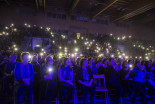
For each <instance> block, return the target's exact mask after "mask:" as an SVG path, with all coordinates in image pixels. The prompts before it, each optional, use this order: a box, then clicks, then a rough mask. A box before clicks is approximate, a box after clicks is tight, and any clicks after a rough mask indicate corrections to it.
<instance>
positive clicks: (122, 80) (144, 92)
mask: <svg viewBox="0 0 155 104" xmlns="http://www.w3.org/2000/svg"><path fill="white" fill-rule="evenodd" d="M29 55H30V54H29V53H28V52H21V53H20V54H18V55H17V54H14V53H5V54H4V53H0V74H1V75H0V76H1V78H0V80H1V81H0V82H1V94H2V93H3V96H13V93H14V91H15V88H16V89H17V92H16V96H13V97H17V104H21V102H22V96H23V94H24V92H27V93H26V95H27V98H28V99H27V103H28V104H29V103H30V102H31V101H32V95H34V99H35V102H36V103H41V104H44V103H46V102H47V101H49V100H52V101H54V100H55V99H56V98H59V101H60V104H64V103H65V102H67V104H69V103H72V102H71V101H72V99H73V96H74V93H75V92H76V91H77V93H78V91H79V90H80V91H81V92H82V95H83V104H87V102H88V97H89V95H90V102H91V104H95V103H94V101H95V95H96V91H95V89H96V87H97V86H98V83H96V81H95V80H94V78H93V75H103V74H104V75H105V80H106V81H105V82H106V87H107V89H109V90H110V89H115V90H114V93H115V97H114V103H116V104H119V103H120V99H121V98H122V97H123V96H129V97H130V98H131V99H132V103H133V104H134V103H135V101H136V98H137V96H141V99H140V101H141V103H142V104H145V103H146V100H147V99H148V98H149V99H152V96H153V95H154V89H155V60H142V59H125V58H117V57H115V58H111V57H100V58H98V57H94V56H89V57H87V56H81V57H80V56H79V57H71V56H66V57H65V56H64V57H61V58H59V57H57V56H56V55H51V54H48V55H46V56H41V55H39V54H37V53H33V55H32V56H33V57H29ZM17 86H18V87H17Z"/></svg>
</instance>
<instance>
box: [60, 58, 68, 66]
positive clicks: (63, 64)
mask: <svg viewBox="0 0 155 104" xmlns="http://www.w3.org/2000/svg"><path fill="white" fill-rule="evenodd" d="M68 59H69V58H66V57H64V59H62V62H61V67H64V66H65V65H66V61H67V60H68Z"/></svg>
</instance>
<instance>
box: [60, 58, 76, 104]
mask: <svg viewBox="0 0 155 104" xmlns="http://www.w3.org/2000/svg"><path fill="white" fill-rule="evenodd" d="M58 72H59V73H58V78H59V85H60V103H61V104H64V98H65V97H66V95H69V96H68V99H67V104H68V103H71V100H72V97H73V95H74V83H73V68H72V63H71V61H70V59H69V58H64V59H63V61H62V64H61V67H60V68H59V70H58Z"/></svg>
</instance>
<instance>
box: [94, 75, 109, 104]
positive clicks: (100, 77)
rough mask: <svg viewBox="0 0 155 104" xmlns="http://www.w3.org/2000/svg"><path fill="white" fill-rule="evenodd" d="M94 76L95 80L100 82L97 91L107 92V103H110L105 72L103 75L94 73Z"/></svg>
mask: <svg viewBox="0 0 155 104" xmlns="http://www.w3.org/2000/svg"><path fill="white" fill-rule="evenodd" d="M93 78H94V80H95V81H96V82H98V84H97V86H96V92H105V99H106V104H109V96H108V89H107V88H106V83H105V76H104V74H102V75H93ZM101 79H102V80H101ZM101 81H103V85H102V83H101Z"/></svg>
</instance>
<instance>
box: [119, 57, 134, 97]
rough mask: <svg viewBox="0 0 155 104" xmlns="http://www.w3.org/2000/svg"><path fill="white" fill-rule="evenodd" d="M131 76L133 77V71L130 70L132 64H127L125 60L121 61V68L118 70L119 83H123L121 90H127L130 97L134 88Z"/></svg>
mask: <svg viewBox="0 0 155 104" xmlns="http://www.w3.org/2000/svg"><path fill="white" fill-rule="evenodd" d="M133 77H134V73H133V71H132V66H131V65H129V64H128V62H127V60H124V61H123V63H122V69H121V70H120V78H121V83H122V85H123V90H124V91H129V92H130V97H133V95H134V94H135V90H136V88H135V85H134V81H133ZM123 94H125V93H123Z"/></svg>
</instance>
